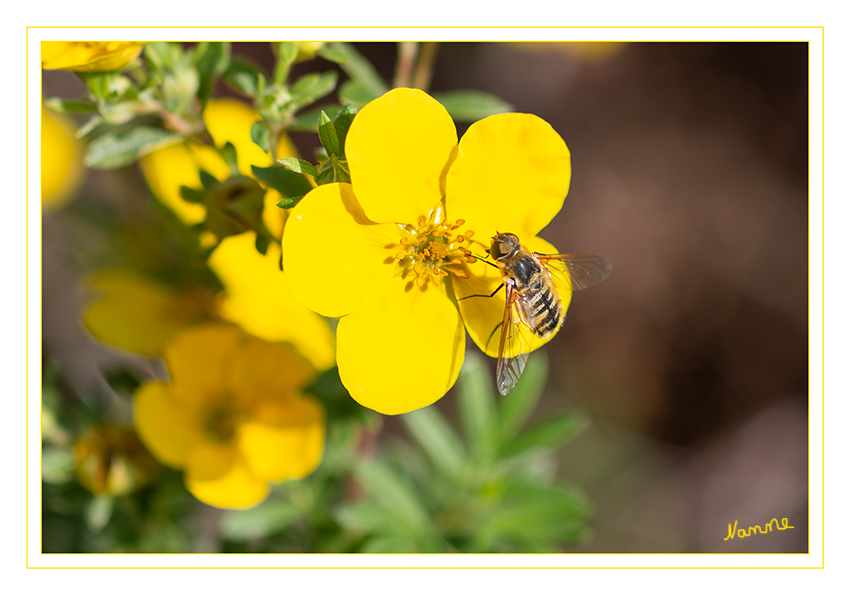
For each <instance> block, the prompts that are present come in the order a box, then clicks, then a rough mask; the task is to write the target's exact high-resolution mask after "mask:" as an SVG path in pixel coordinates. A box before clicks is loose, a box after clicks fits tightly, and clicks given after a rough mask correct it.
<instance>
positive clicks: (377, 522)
mask: <svg viewBox="0 0 850 595" xmlns="http://www.w3.org/2000/svg"><path fill="white" fill-rule="evenodd" d="M334 518H335V519H336V522H338V523H339V524H340V525H341V526H342V527H344V528H345V529H347V530H349V531H352V532H354V533H390V532H392V531H394V530H397V521H396V517H395V515H393V514H391V513H390V511H389V510H387V509H386V508H384V507H383V506H379V505H378V504H376V503H373V502H368V501H366V502H358V503H356V504H342V505H341V506H340V507H339V508H338V509H337V511H336V514H335V515H334Z"/></svg>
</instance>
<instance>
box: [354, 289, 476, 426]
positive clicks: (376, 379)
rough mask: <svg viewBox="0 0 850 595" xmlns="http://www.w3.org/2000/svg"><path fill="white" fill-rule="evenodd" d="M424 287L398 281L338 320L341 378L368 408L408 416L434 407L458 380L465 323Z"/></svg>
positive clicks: (448, 302)
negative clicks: (432, 404)
mask: <svg viewBox="0 0 850 595" xmlns="http://www.w3.org/2000/svg"><path fill="white" fill-rule="evenodd" d="M410 285H413V287H409V286H410ZM426 287H427V289H426V290H425V291H421V290H419V289H418V288H416V286H415V285H414V284H412V283H410V282H409V281H408V280H405V279H403V278H402V277H401V276H399V277H396V278H394V279H393V283H392V285H391V287H390V288H389V291H387V292H386V294H384V295H383V296H381V297H379V298H377V299H375V300H374V301H373V302H372V303H370V304H369V305H368V306H367V307H366V308H363V309H362V310H359V311H357V312H354V313H353V314H350V315H348V316H346V317H344V318H342V319H341V320H340V321H339V326H338V327H337V364H338V366H339V374H340V378H341V379H342V383H343V384H344V385H345V387H346V388H347V389H348V392H349V393H350V394H351V396H352V397H353V398H354V400H356V401H357V402H358V403H360V404H361V405H363V406H364V407H368V408H369V409H374V410H375V411H378V412H379V413H384V414H387V415H395V414H399V413H407V412H408V411H413V410H414V409H419V408H420V407H425V406H427V405H430V404H431V403H433V402H434V401H436V400H437V399H439V398H440V397H442V396H443V395H444V394H446V392H447V391H448V390H449V389H450V388H451V387H452V385H453V384H454V383H455V380H457V375H458V371H459V370H460V365H461V363H463V350H464V345H465V342H466V335H465V333H464V328H463V323H462V322H461V319H460V315H459V313H458V311H457V308H456V307H455V305H454V303H453V302H452V301H451V300H449V299H448V298H447V297H446V295H445V294H444V293H443V291H442V290H441V289H438V288H437V287H435V286H433V285H427V286H426Z"/></svg>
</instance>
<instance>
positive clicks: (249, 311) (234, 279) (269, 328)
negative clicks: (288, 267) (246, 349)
mask: <svg viewBox="0 0 850 595" xmlns="http://www.w3.org/2000/svg"><path fill="white" fill-rule="evenodd" d="M255 238H256V234H254V233H253V232H246V233H243V234H240V235H237V236H230V237H227V238H224V239H223V240H222V241H221V243H220V244H219V245H218V246H217V247H216V249H215V250H214V251H213V253H212V254H211V255H210V258H209V260H208V261H207V262H208V264H209V267H210V268H211V269H212V270H213V271H214V272H215V274H216V276H217V277H218V278H219V279H220V280H221V282H222V284H223V285H224V289H225V293H224V296H223V297H222V302H221V309H220V313H221V316H222V318H224V319H226V320H229V321H231V322H235V323H236V324H238V325H239V326H241V327H242V328H243V329H245V330H246V331H247V332H249V333H251V334H252V335H254V336H255V337H260V338H261V339H265V340H266V341H272V342H275V341H287V342H289V343H292V344H293V345H294V346H295V347H296V348H297V349H298V351H299V352H300V353H301V354H302V355H304V357H306V358H307V359H308V360H310V363H312V364H313V366H315V367H316V368H318V369H319V370H327V369H328V368H330V367H331V366H333V364H334V338H333V332H332V331H331V329H330V326H328V323H327V321H325V320H324V319H323V318H322V317H321V316H319V315H317V314H315V313H313V312H312V311H310V310H308V309H307V308H305V307H304V306H302V305H301V303H300V302H298V301H297V300H296V299H295V297H294V296H293V295H292V292H291V291H290V290H289V285H288V284H287V282H286V276H285V275H284V273H283V271H281V270H280V246H279V245H277V244H271V245H269V247H268V250H267V251H266V254H265V255H262V254H260V253H259V252H257V249H256V248H255V247H254V240H255Z"/></svg>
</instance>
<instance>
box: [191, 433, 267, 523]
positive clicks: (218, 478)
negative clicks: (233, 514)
mask: <svg viewBox="0 0 850 595" xmlns="http://www.w3.org/2000/svg"><path fill="white" fill-rule="evenodd" d="M185 482H186V487H187V488H188V490H189V491H190V492H192V495H193V496H195V498H197V499H198V500H200V501H201V502H204V503H206V504H209V505H210V506H215V507H217V508H237V509H244V508H251V507H253V506H256V505H257V504H259V503H260V502H262V501H263V500H265V498H266V496H268V493H269V487H268V484H267V483H266V482H265V481H262V480H259V479H257V478H256V477H255V476H254V475H253V474H252V473H251V471H250V469H249V468H248V465H247V464H246V463H245V460H244V458H243V457H242V455H241V454H240V453H238V452H237V451H236V450H235V449H234V448H233V447H230V446H226V445H220V446H218V447H215V446H212V445H206V446H205V447H204V448H199V449H196V450H195V451H194V452H193V453H192V458H191V461H190V464H189V466H188V467H187V469H186V478H185Z"/></svg>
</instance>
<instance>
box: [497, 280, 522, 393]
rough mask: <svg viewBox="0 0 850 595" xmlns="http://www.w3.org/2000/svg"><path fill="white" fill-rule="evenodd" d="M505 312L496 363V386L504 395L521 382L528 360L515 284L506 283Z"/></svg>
mask: <svg viewBox="0 0 850 595" xmlns="http://www.w3.org/2000/svg"><path fill="white" fill-rule="evenodd" d="M505 287H506V289H507V295H506V297H505V314H504V316H503V317H502V334H501V336H500V337H499V358H498V361H497V363H496V386H497V387H498V389H499V393H500V394H501V395H502V396H504V395H507V394H508V393H509V392H511V391H512V390H513V389H514V387H515V386H516V385H517V382H519V379H520V377H521V376H522V373H523V372H524V371H525V363H526V362H527V361H528V352H529V345H528V338H527V336H526V334H525V328H526V327H525V325H524V323H523V322H522V318H521V315H520V307H521V305H520V303H519V301H518V300H519V294H518V293H517V292H516V290H515V289H514V287H513V285H512V284H510V283H507V284H506V285H505Z"/></svg>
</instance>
